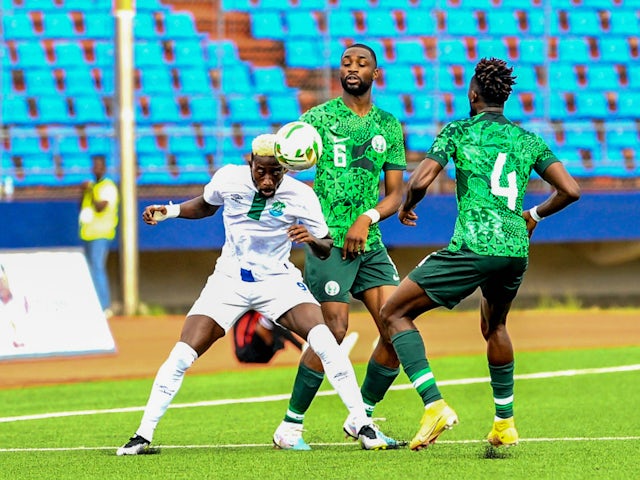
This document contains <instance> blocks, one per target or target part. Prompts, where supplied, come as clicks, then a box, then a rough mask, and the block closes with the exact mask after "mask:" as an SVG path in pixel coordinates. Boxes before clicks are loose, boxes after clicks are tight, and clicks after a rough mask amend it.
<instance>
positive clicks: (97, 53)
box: [93, 41, 137, 69]
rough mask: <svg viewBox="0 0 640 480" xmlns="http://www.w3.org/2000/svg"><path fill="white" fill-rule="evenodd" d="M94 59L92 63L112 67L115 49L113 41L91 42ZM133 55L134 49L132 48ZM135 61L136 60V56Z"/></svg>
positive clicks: (102, 66)
mask: <svg viewBox="0 0 640 480" xmlns="http://www.w3.org/2000/svg"><path fill="white" fill-rule="evenodd" d="M136 45H137V44H136ZM93 52H94V61H93V63H94V64H95V65H96V66H98V67H100V68H109V69H113V66H114V64H115V54H116V52H115V49H114V46H113V42H102V41H100V42H95V43H94V44H93ZM134 55H135V50H134ZM135 58H136V62H137V57H135Z"/></svg>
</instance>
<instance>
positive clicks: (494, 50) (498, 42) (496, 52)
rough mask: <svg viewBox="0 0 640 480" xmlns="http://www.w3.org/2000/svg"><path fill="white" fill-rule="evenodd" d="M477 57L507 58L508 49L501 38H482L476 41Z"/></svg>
mask: <svg viewBox="0 0 640 480" xmlns="http://www.w3.org/2000/svg"><path fill="white" fill-rule="evenodd" d="M476 53H477V55H476V56H477V58H479V59H480V58H483V57H487V58H490V57H494V58H502V59H503V60H509V59H510V57H509V50H508V48H507V44H506V43H504V41H503V40H502V39H501V38H496V39H493V38H484V39H482V38H481V39H479V40H478V41H477V42H476Z"/></svg>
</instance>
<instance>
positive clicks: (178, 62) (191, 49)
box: [173, 39, 205, 68]
mask: <svg viewBox="0 0 640 480" xmlns="http://www.w3.org/2000/svg"><path fill="white" fill-rule="evenodd" d="M173 56H174V59H173V64H174V65H175V66H176V67H179V68H183V67H204V66H205V58H204V55H203V51H202V44H201V43H200V40H199V39H197V40H194V39H178V40H175V41H174V42H173Z"/></svg>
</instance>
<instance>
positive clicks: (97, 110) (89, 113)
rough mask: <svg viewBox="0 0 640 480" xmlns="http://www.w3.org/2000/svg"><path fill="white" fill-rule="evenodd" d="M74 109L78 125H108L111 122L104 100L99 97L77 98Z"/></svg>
mask: <svg viewBox="0 0 640 480" xmlns="http://www.w3.org/2000/svg"><path fill="white" fill-rule="evenodd" d="M74 108H75V114H76V118H75V120H76V122H77V123H106V122H107V121H108V120H109V117H108V116H107V111H106V109H105V106H104V104H103V103H102V100H100V98H97V97H76V98H75V99H74Z"/></svg>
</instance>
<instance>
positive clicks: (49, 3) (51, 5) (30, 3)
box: [7, 0, 66, 12]
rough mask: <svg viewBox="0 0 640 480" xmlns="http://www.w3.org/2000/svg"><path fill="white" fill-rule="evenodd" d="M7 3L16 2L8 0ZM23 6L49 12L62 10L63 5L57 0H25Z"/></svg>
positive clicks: (27, 8) (26, 8)
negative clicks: (58, 3)
mask: <svg viewBox="0 0 640 480" xmlns="http://www.w3.org/2000/svg"><path fill="white" fill-rule="evenodd" d="M7 3H8V4H13V3H15V2H12V1H11V0H8V1H7ZM65 3H66V2H65ZM65 6H66V5H65ZM22 8H23V9H25V10H42V11H44V12H47V11H56V10H60V8H61V7H60V6H58V5H57V4H56V2H55V0H23V1H22Z"/></svg>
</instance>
